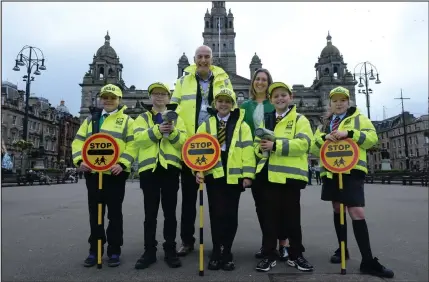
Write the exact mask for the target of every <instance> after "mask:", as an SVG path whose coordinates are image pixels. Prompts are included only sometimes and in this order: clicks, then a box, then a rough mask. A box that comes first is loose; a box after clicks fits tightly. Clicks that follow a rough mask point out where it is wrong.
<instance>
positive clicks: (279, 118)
mask: <svg viewBox="0 0 429 282" xmlns="http://www.w3.org/2000/svg"><path fill="white" fill-rule="evenodd" d="M282 119H283V117H282V116H278V117H277V118H276V124H278V123H279V122H280V121H281V120H282Z"/></svg>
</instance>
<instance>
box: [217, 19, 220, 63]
mask: <svg viewBox="0 0 429 282" xmlns="http://www.w3.org/2000/svg"><path fill="white" fill-rule="evenodd" d="M217 26H218V29H219V58H220V48H221V46H220V17H219V18H218V22H217Z"/></svg>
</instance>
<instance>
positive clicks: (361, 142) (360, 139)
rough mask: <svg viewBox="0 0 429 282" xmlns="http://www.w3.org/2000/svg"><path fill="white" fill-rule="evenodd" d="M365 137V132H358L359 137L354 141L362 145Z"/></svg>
mask: <svg viewBox="0 0 429 282" xmlns="http://www.w3.org/2000/svg"><path fill="white" fill-rule="evenodd" d="M365 139H366V135H365V133H363V132H360V134H359V139H358V141H357V142H356V143H357V144H358V145H362V144H363V142H365Z"/></svg>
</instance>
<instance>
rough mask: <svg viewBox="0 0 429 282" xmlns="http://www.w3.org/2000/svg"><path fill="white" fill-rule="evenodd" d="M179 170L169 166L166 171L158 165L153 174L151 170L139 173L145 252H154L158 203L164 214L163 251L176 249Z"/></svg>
mask: <svg viewBox="0 0 429 282" xmlns="http://www.w3.org/2000/svg"><path fill="white" fill-rule="evenodd" d="M179 173H180V170H179V169H177V168H175V167H172V166H169V167H168V170H167V169H165V168H163V167H162V166H161V165H159V164H158V166H157V168H156V169H155V171H154V172H152V170H151V169H150V170H147V171H143V172H141V173H140V188H142V190H143V198H144V213H145V219H144V247H145V249H146V250H155V251H156V246H157V245H158V242H157V241H156V225H157V218H158V209H159V202H161V205H162V210H163V212H164V230H163V234H164V240H165V242H164V244H163V247H164V249H175V248H176V230H177V220H176V206H177V191H178V190H179Z"/></svg>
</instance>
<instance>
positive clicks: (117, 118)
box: [72, 105, 137, 174]
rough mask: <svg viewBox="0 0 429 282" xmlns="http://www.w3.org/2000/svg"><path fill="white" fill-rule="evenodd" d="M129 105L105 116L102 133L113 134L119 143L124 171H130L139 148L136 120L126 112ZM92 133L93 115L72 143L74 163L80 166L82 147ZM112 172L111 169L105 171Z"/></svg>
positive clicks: (81, 127)
mask: <svg viewBox="0 0 429 282" xmlns="http://www.w3.org/2000/svg"><path fill="white" fill-rule="evenodd" d="M126 108H127V107H126V106H125V105H124V106H120V108H119V109H118V111H117V112H116V113H113V114H111V115H109V116H108V117H106V118H105V120H104V122H103V124H102V126H101V128H100V133H107V134H109V135H111V136H112V137H113V138H114V139H115V140H116V142H117V143H118V145H119V159H118V162H117V163H121V164H123V165H124V166H125V167H126V168H125V169H124V171H126V172H130V171H131V165H132V163H133V161H134V158H135V157H136V155H137V148H136V147H135V145H134V135H133V122H134V120H133V119H132V118H131V117H130V116H128V115H126V114H124V110H125V109H126ZM91 135H92V116H89V117H88V118H86V120H84V121H83V123H82V125H81V126H80V128H79V130H78V131H77V134H76V137H75V139H74V140H73V143H72V157H73V163H74V164H75V165H76V166H79V164H80V162H81V161H82V147H83V144H84V142H85V140H86V139H87V138H88V137H90V136H91ZM103 173H105V174H110V171H105V172H103Z"/></svg>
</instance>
